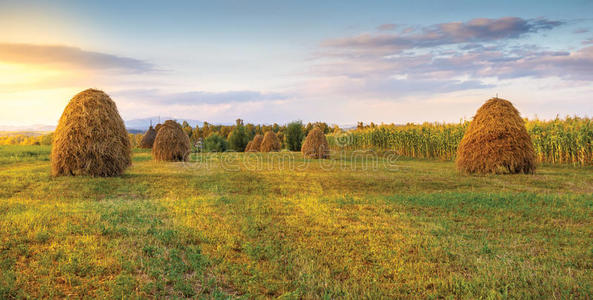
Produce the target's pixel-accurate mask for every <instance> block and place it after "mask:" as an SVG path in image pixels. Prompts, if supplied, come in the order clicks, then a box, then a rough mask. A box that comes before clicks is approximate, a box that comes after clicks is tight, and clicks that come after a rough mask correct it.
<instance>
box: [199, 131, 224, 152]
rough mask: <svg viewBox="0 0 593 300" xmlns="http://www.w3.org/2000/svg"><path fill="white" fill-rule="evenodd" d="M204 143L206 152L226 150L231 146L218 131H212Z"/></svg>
mask: <svg viewBox="0 0 593 300" xmlns="http://www.w3.org/2000/svg"><path fill="white" fill-rule="evenodd" d="M203 145H204V151H206V152H224V151H226V150H227V149H228V148H229V144H228V143H227V141H226V139H225V138H223V137H222V136H220V135H218V134H216V133H212V134H210V135H209V136H208V137H207V138H206V139H204V144H203Z"/></svg>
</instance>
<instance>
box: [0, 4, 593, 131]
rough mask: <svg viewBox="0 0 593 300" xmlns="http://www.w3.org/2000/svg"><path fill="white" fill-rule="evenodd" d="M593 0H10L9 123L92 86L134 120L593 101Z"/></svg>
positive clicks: (58, 109) (44, 117)
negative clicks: (174, 0)
mask: <svg viewBox="0 0 593 300" xmlns="http://www.w3.org/2000/svg"><path fill="white" fill-rule="evenodd" d="M590 11H593V1H587V0H581V1H568V2H562V3H559V2H555V1H543V2H542V1H539V2H535V1H521V2H513V1H499V2H497V3H474V2H469V3H468V2H466V1H450V2H447V3H443V2H439V1H421V2H418V3H414V4H412V3H390V2H387V1H375V2H372V3H358V2H337V1H332V2H324V3H316V2H312V1H311V2H309V1H304V2H299V3H298V4H297V3H276V2H272V1H256V2H249V3H247V2H234V1H221V2H216V3H210V2H201V1H199V2H182V3H180V4H178V5H176V6H169V5H167V4H165V3H160V2H157V1H148V2H141V3H140V2H126V3H118V2H116V1H103V2H95V3H89V2H85V3H72V2H67V1H54V2H52V3H43V2H36V1H34V2H29V3H21V2H19V1H5V2H2V3H0V27H1V28H3V33H4V34H3V37H2V38H0V78H1V79H2V83H0V103H2V104H4V109H3V110H2V111H1V112H0V126H3V127H8V126H21V127H26V126H32V125H37V124H41V125H50V126H51V125H55V124H57V121H58V119H59V117H60V116H61V114H62V111H63V109H64V107H65V106H66V104H67V102H68V101H69V100H70V99H71V98H72V97H73V96H74V95H75V94H77V93H78V92H80V91H82V90H84V89H87V88H98V89H101V90H103V91H105V92H106V93H107V94H109V95H110V96H111V98H112V99H113V100H114V101H115V102H116V104H117V106H118V109H119V111H120V114H121V116H122V118H123V119H124V120H126V121H132V120H137V119H144V118H150V117H154V116H157V115H161V116H172V117H174V118H177V119H192V120H200V121H202V122H203V121H207V122H209V123H211V124H232V123H233V122H234V120H235V119H238V118H240V119H243V120H244V121H245V123H253V124H272V123H278V124H286V123H288V122H291V121H294V120H302V121H303V122H304V123H308V122H316V121H321V122H326V123H328V124H337V125H340V126H343V125H353V124H354V125H355V124H356V123H357V122H364V123H367V124H368V123H370V122H374V123H376V124H381V123H386V124H392V123H393V124H406V123H423V122H448V123H456V122H459V121H460V120H470V119H471V118H472V117H473V115H474V114H475V112H476V110H477V109H478V108H479V107H480V106H481V105H482V104H483V103H484V102H485V101H486V100H487V99H490V98H492V97H494V96H496V95H498V96H499V97H500V98H504V99H507V100H509V101H511V102H512V103H513V104H514V105H515V106H516V107H517V109H518V110H519V111H520V112H521V116H522V117H524V118H529V119H534V118H539V119H542V120H550V119H554V118H556V116H560V117H572V116H579V117H591V116H592V115H593V114H592V113H593V101H591V96H590V95H591V94H593V85H592V84H591V83H592V81H593V18H591V17H590Z"/></svg>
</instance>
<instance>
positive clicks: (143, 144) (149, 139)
mask: <svg viewBox="0 0 593 300" xmlns="http://www.w3.org/2000/svg"><path fill="white" fill-rule="evenodd" d="M155 138H156V130H155V129H154V128H152V125H151V126H150V127H149V128H148V130H147V131H146V133H144V136H143V137H142V140H141V141H140V148H145V149H149V148H152V145H153V144H154V139H155Z"/></svg>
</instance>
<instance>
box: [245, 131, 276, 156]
mask: <svg viewBox="0 0 593 300" xmlns="http://www.w3.org/2000/svg"><path fill="white" fill-rule="evenodd" d="M254 140H255V138H254ZM256 146H257V145H252V148H254V149H255V147H256ZM280 149H282V144H280V140H279V139H278V136H277V135H276V134H275V133H274V132H273V131H268V132H266V134H265V135H264V138H263V140H262V142H261V145H260V147H259V151H260V152H273V151H280Z"/></svg>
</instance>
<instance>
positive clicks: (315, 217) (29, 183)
mask: <svg viewBox="0 0 593 300" xmlns="http://www.w3.org/2000/svg"><path fill="white" fill-rule="evenodd" d="M48 155H49V148H47V147H43V146H34V147H26V146H2V147H0V299H4V298H28V297H31V298H52V297H53V298H62V297H70V298H82V297H87V296H90V297H100V298H119V299H121V298H235V297H245V298H261V297H263V298H276V297H283V298H289V299H292V298H324V297H325V298H402V297H403V298H415V297H419V298H471V299H474V298H507V297H508V298H553V297H555V298H587V297H590V295H592V294H593V172H592V171H593V169H591V168H573V167H569V166H542V167H540V169H539V170H538V172H537V173H536V175H490V176H465V175H460V174H458V173H457V172H456V171H455V168H454V165H453V163H450V162H441V161H428V160H397V161H396V162H395V164H392V165H388V166H386V164H385V159H384V158H376V157H369V156H364V155H358V156H355V157H353V156H350V155H342V156H340V155H337V156H335V157H334V158H332V160H330V161H309V160H304V159H302V158H301V156H300V155H299V154H298V153H286V152H283V153H274V154H241V153H234V154H233V153H228V154H224V155H218V154H206V155H204V156H201V157H196V159H197V160H198V162H193V163H188V164H182V163H157V162H153V161H152V160H151V159H150V153H149V152H147V151H135V153H134V165H133V166H132V167H131V168H130V169H129V170H128V171H127V172H126V173H125V175H123V176H121V177H117V178H89V177H59V178H52V177H50V175H49V173H50V166H49V158H48ZM198 158H199V159H198ZM282 158H284V159H287V158H288V159H289V160H288V162H286V161H285V162H284V163H282ZM291 164H292V167H291Z"/></svg>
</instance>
